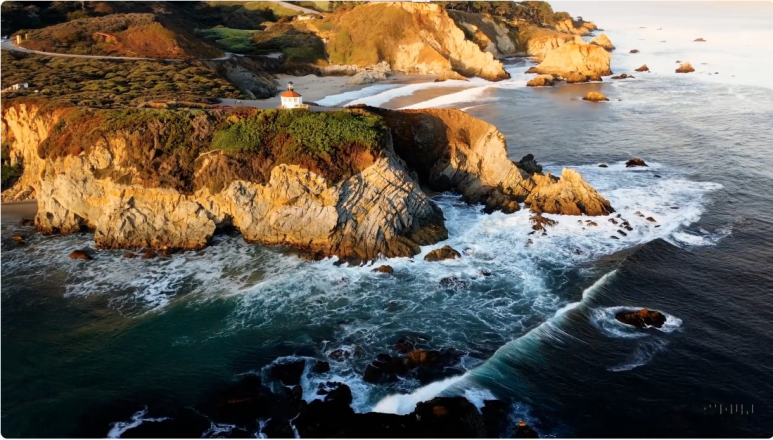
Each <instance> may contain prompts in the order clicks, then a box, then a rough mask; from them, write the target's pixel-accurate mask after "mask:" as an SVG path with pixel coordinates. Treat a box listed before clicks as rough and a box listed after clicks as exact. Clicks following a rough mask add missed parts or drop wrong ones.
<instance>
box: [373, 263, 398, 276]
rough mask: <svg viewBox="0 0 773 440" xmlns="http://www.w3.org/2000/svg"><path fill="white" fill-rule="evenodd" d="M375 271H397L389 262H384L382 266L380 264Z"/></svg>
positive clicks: (390, 272)
mask: <svg viewBox="0 0 773 440" xmlns="http://www.w3.org/2000/svg"><path fill="white" fill-rule="evenodd" d="M373 272H378V273H389V274H392V273H395V270H394V269H392V266H390V265H388V264H384V265H382V266H379V267H377V268H375V269H373Z"/></svg>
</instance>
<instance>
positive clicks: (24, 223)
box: [19, 218, 35, 226]
mask: <svg viewBox="0 0 773 440" xmlns="http://www.w3.org/2000/svg"><path fill="white" fill-rule="evenodd" d="M19 224H20V225H22V226H35V220H30V219H28V218H23V219H21V221H19Z"/></svg>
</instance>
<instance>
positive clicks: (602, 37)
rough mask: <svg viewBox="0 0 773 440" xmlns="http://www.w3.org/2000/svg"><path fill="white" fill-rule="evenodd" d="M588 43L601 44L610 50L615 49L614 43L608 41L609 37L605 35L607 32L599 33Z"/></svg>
mask: <svg viewBox="0 0 773 440" xmlns="http://www.w3.org/2000/svg"><path fill="white" fill-rule="evenodd" d="M590 44H595V45H597V46H601V47H603V48H604V49H606V50H608V51H610V52H611V51H613V50H615V45H614V44H612V42H611V41H609V37H607V34H601V35H599V36H598V37H596V38H594V39H592V40H590Z"/></svg>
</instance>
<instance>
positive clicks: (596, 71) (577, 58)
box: [534, 42, 612, 77]
mask: <svg viewBox="0 0 773 440" xmlns="http://www.w3.org/2000/svg"><path fill="white" fill-rule="evenodd" d="M611 59H612V57H611V55H610V54H609V52H608V51H607V50H606V49H604V48H603V47H601V46H598V45H595V44H586V43H584V42H583V43H577V42H568V43H566V44H564V45H563V46H560V47H558V48H556V49H553V50H550V51H549V52H547V54H546V55H545V59H544V60H543V61H542V62H541V63H540V64H539V65H538V66H537V67H536V68H535V69H534V71H535V72H536V73H548V74H554V73H555V74H558V75H561V76H563V77H569V76H570V75H571V74H572V73H580V74H583V75H588V76H591V77H599V76H606V75H611V74H612V70H611V69H610V62H611Z"/></svg>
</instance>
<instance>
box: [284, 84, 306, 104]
mask: <svg viewBox="0 0 773 440" xmlns="http://www.w3.org/2000/svg"><path fill="white" fill-rule="evenodd" d="M279 97H280V98H281V99H282V108H303V107H306V106H305V105H303V97H302V96H301V95H300V94H298V92H296V91H295V90H293V83H292V81H291V82H288V83H287V91H286V92H283V93H282V94H281V95H279Z"/></svg>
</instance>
